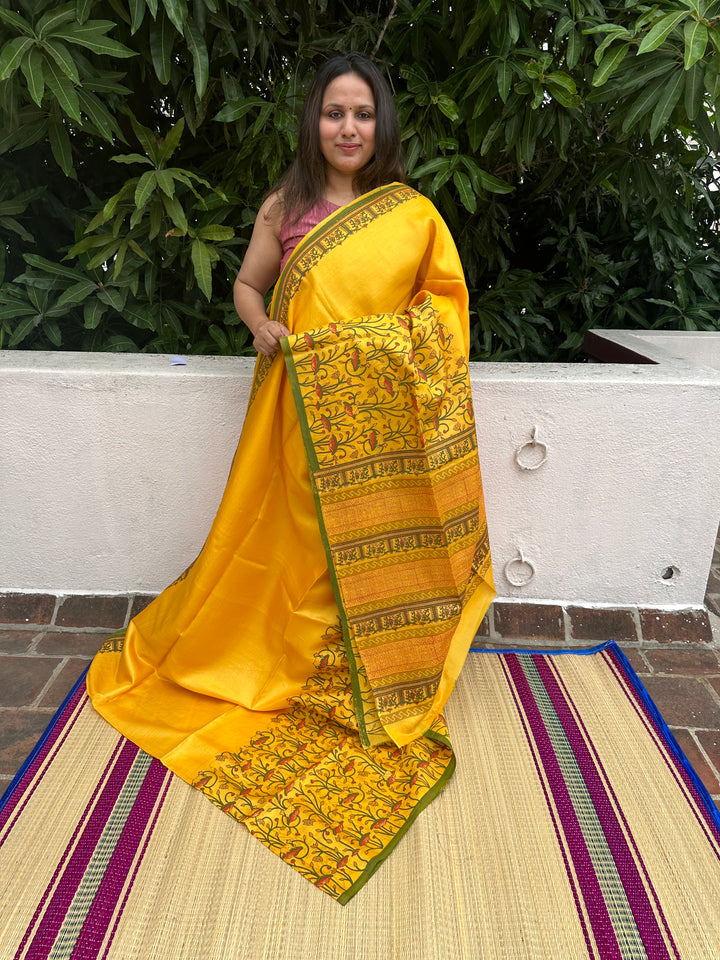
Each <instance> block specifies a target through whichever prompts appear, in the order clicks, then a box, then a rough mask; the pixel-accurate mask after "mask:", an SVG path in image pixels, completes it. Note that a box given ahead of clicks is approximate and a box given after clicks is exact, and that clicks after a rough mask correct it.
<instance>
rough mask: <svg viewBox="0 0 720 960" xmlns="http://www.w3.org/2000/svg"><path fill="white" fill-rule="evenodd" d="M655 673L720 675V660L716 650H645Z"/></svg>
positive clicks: (696, 648) (693, 648) (692, 648)
mask: <svg viewBox="0 0 720 960" xmlns="http://www.w3.org/2000/svg"><path fill="white" fill-rule="evenodd" d="M645 656H646V657H647V659H648V660H649V662H650V666H651V667H652V668H653V670H654V671H655V673H677V674H684V675H686V676H688V675H690V674H700V675H707V674H720V659H718V654H717V652H716V651H715V650H707V649H706V648H704V647H687V648H685V649H684V650H667V649H666V650H645Z"/></svg>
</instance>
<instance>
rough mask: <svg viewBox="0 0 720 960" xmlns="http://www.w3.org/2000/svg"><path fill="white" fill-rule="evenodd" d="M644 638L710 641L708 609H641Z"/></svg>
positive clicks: (667, 640) (663, 640)
mask: <svg viewBox="0 0 720 960" xmlns="http://www.w3.org/2000/svg"><path fill="white" fill-rule="evenodd" d="M640 627H641V629H642V638H643V640H645V641H646V642H647V643H710V642H711V641H712V628H711V626H710V619H709V617H708V615H707V610H640Z"/></svg>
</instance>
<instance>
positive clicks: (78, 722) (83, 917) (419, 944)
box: [0, 644, 720, 960]
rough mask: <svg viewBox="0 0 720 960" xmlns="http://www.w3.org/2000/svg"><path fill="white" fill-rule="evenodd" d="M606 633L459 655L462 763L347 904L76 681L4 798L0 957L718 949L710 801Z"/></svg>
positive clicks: (506, 954)
mask: <svg viewBox="0 0 720 960" xmlns="http://www.w3.org/2000/svg"><path fill="white" fill-rule="evenodd" d="M628 671H629V668H628V666H627V664H626V662H625V660H624V657H623V656H622V654H621V652H620V651H619V649H618V648H617V647H616V646H615V645H614V644H609V645H606V646H604V647H601V648H596V650H595V651H593V652H592V654H591V655H588V654H583V655H575V654H572V653H563V654H559V655H547V654H523V655H516V654H513V653H510V652H505V653H503V654H497V653H494V652H489V651H483V652H477V653H473V654H471V656H470V657H469V659H468V662H467V665H466V667H465V669H464V671H463V674H462V677H461V680H460V683H459V684H458V687H457V691H456V693H455V694H454V696H453V698H452V699H451V702H450V709H449V710H448V721H449V725H450V729H451V731H452V735H453V742H454V744H455V747H456V751H457V754H458V772H457V773H456V774H455V777H454V778H453V780H452V781H451V783H450V785H449V786H448V788H447V789H446V790H445V791H444V793H443V794H442V795H441V796H440V797H439V798H438V799H437V800H436V801H435V802H434V803H433V804H432V805H431V806H430V807H429V808H428V810H426V811H425V812H424V813H423V814H422V815H421V816H420V817H419V818H418V820H417V822H416V823H415V824H414V825H413V827H412V829H411V830H410V831H409V833H408V835H407V836H406V837H405V838H404V839H403V840H402V842H401V843H400V844H399V845H398V847H397V849H396V850H395V851H394V852H393V854H392V856H391V857H390V858H389V859H388V861H387V862H386V863H385V864H384V865H383V866H382V867H381V869H380V870H379V871H378V873H377V874H376V875H375V876H374V877H373V878H372V879H371V880H370V881H369V882H368V884H367V885H366V886H365V887H364V888H363V889H362V890H361V891H360V893H359V894H358V895H357V896H356V897H355V898H354V899H353V900H352V901H351V902H350V904H349V905H348V906H346V907H341V906H339V905H338V904H337V903H335V902H334V901H333V900H332V899H331V898H330V897H327V896H326V895H325V894H324V893H323V892H322V891H320V890H317V889H314V888H313V887H312V885H311V884H309V883H308V882H307V881H305V880H304V879H302V878H301V877H300V876H299V875H298V874H297V873H296V872H295V871H294V870H292V869H290V867H288V866H287V865H286V864H284V863H282V861H280V860H279V859H278V858H277V857H275V856H274V855H273V854H272V853H270V852H269V851H268V850H267V849H266V848H265V847H264V846H262V845H261V844H260V843H258V842H257V841H256V840H254V839H253V838H252V837H251V836H250V835H249V834H248V833H247V831H245V830H244V829H243V828H242V827H240V826H238V824H236V823H235V822H234V821H233V820H231V819H230V818H229V817H224V816H223V815H222V814H221V813H220V812H219V811H218V810H217V809H215V807H213V806H212V805H211V804H209V803H208V802H207V800H206V799H205V798H204V797H203V796H201V795H200V794H199V793H198V792H196V791H194V790H193V789H192V788H190V787H188V786H187V785H186V784H185V783H183V782H182V781H180V780H178V779H177V778H175V777H173V776H172V775H170V774H168V773H167V771H165V769H164V768H163V767H162V766H161V765H160V764H159V763H158V762H157V761H154V760H150V758H148V757H147V756H146V755H145V754H143V753H142V752H140V751H138V750H137V748H135V747H134V746H132V745H131V744H129V743H128V741H126V740H124V739H123V738H122V737H120V736H119V735H118V734H116V733H115V731H113V730H112V729H111V728H110V727H109V726H108V725H107V724H105V723H104V721H102V720H101V719H100V718H99V717H98V716H97V715H96V714H95V713H94V712H93V710H92V708H91V707H90V705H89V704H88V702H87V699H86V697H85V695H84V690H83V689H82V688H81V689H78V690H77V691H75V693H74V694H73V695H71V697H70V698H69V700H68V702H67V703H66V705H65V707H64V708H63V710H62V711H61V712H60V714H59V715H58V717H57V718H56V719H55V721H54V723H53V725H52V726H51V728H50V730H49V731H48V733H47V734H46V735H45V737H44V738H43V740H41V741H40V744H39V745H38V748H36V750H35V752H34V754H33V755H32V756H31V758H30V759H29V761H28V763H27V764H26V766H25V768H24V769H23V770H22V771H21V774H20V775H19V777H18V779H17V780H16V782H15V783H14V784H13V785H11V788H10V790H9V791H8V793H7V794H6V796H5V798H4V806H3V808H2V810H0V902H1V903H2V910H1V914H0V956H1V957H2V958H3V960H6V958H7V960H9V958H13V957H15V958H35V960H39V958H50V957H52V958H57V960H63V958H71V957H72V958H86V960H89V958H115V960H135V958H137V960H154V958H158V960H184V958H188V960H211V958H212V960H214V958H218V960H220V958H223V960H226V958H232V960H235V958H240V957H242V958H246V960H298V958H299V960H311V958H312V960H344V958H348V960H388V958H402V960H409V958H412V960H430V958H433V960H435V958H442V960H454V958H468V960H483V958H485V960H526V958H527V960H548V958H558V960H575V958H587V957H589V958H598V960H608V958H618V960H625V958H647V960H659V958H673V960H680V958H682V960H716V958H717V957H718V956H720V907H719V906H718V903H719V902H720V901H719V899H718V898H719V896H720V816H719V815H718V812H717V810H716V809H715V808H714V806H713V805H712V802H711V801H710V798H709V797H708V795H707V793H706V792H705V791H704V789H703V788H702V786H701V784H700V783H699V781H698V780H697V778H696V777H695V775H694V774H693V773H692V771H691V770H690V768H689V767H688V766H687V765H686V763H685V762H684V759H683V758H682V756H681V755H679V752H678V750H677V748H676V746H675V745H674V743H673V742H672V738H669V736H668V733H667V731H666V729H665V728H664V725H663V724H662V721H661V719H660V718H659V716H658V715H657V714H656V712H655V711H654V708H653V707H652V704H650V703H649V701H648V700H647V698H646V695H645V694H644V691H642V688H641V687H639V684H638V683H637V680H636V678H635V677H634V675H633V674H632V672H631V671H630V672H628Z"/></svg>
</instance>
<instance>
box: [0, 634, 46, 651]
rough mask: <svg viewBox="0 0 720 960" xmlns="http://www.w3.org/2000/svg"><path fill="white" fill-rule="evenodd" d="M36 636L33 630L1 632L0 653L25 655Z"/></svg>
mask: <svg viewBox="0 0 720 960" xmlns="http://www.w3.org/2000/svg"><path fill="white" fill-rule="evenodd" d="M36 636H37V633H35V632H33V631H32V630H0V653H25V651H26V650H27V649H28V647H29V646H30V644H31V643H32V642H33V640H34V639H35V637H36Z"/></svg>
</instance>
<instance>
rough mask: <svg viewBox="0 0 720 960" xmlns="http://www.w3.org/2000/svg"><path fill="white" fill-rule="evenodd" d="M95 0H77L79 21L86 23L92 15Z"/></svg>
mask: <svg viewBox="0 0 720 960" xmlns="http://www.w3.org/2000/svg"><path fill="white" fill-rule="evenodd" d="M94 3H95V0H77V4H76V9H77V19H78V23H85V22H86V21H87V18H88V17H89V16H90V11H91V10H92V8H93V4H94Z"/></svg>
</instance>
